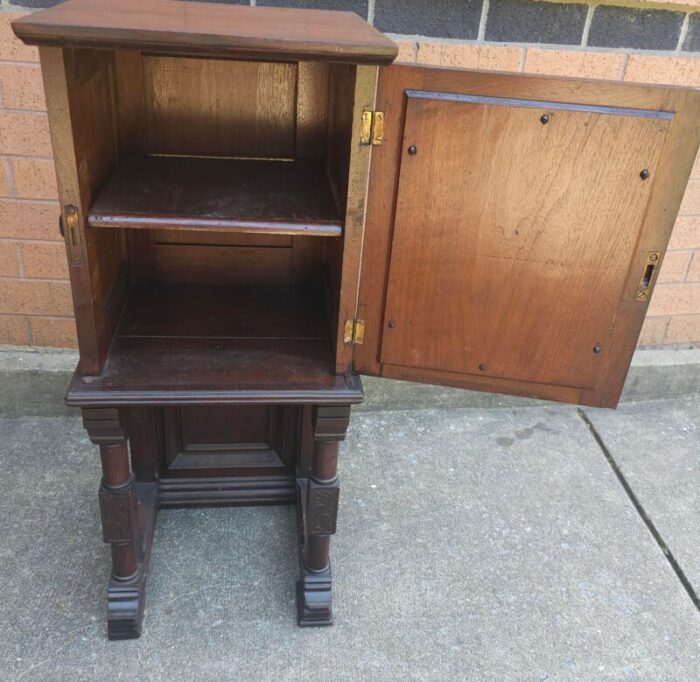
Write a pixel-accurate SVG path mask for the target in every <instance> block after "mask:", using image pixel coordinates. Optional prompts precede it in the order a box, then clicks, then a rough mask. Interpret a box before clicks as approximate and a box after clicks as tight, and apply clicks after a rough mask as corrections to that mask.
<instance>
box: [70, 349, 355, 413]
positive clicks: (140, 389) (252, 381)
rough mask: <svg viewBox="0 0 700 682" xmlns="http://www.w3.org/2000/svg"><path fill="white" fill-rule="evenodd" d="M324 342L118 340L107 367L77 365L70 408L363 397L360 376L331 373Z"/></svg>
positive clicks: (320, 401)
mask: <svg viewBox="0 0 700 682" xmlns="http://www.w3.org/2000/svg"><path fill="white" fill-rule="evenodd" d="M331 364H332V355H331V351H330V348H329V346H328V342H327V341H316V340H303V339H302V340H295V339H291V340H290V339H281V340H276V339H262V340H249V339H182V338H180V339H178V338H176V339H172V338H164V339H150V338H116V339H115V341H114V344H113V345H112V349H111V351H110V356H109V360H108V362H107V364H106V365H105V369H104V371H103V372H102V373H101V374H100V375H99V376H96V377H94V378H93V377H88V379H89V381H88V383H86V382H85V381H83V372H82V369H81V368H80V367H78V369H77V370H76V374H75V375H74V377H73V379H72V381H71V384H70V386H69V388H68V393H67V395H66V402H67V404H68V405H74V406H78V407H80V406H106V405H190V404H202V403H211V404H226V403H231V404H237V403H270V402H279V403H284V404H295V405H298V404H301V403H305V402H312V403H318V404H326V403H337V402H338V401H343V402H345V401H347V402H348V403H351V404H356V403H359V402H362V398H363V393H362V387H361V384H360V381H359V377H357V376H354V375H338V376H336V375H332V374H330V368H331Z"/></svg>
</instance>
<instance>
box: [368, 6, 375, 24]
mask: <svg viewBox="0 0 700 682" xmlns="http://www.w3.org/2000/svg"><path fill="white" fill-rule="evenodd" d="M375 10H376V0H369V2H368V3H367V23H368V24H372V26H374V12H375Z"/></svg>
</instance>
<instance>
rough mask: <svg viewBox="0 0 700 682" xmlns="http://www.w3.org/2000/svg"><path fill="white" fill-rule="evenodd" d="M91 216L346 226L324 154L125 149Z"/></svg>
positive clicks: (304, 230)
mask: <svg viewBox="0 0 700 682" xmlns="http://www.w3.org/2000/svg"><path fill="white" fill-rule="evenodd" d="M88 223H89V224H90V225H92V226H93V227H125V228H157V229H187V230H209V231H212V230H215V231H227V232H231V231H232V232H267V233H272V234H309V235H314V236H320V237H338V236H340V235H341V234H342V230H343V228H342V221H341V219H340V215H339V214H338V211H337V208H336V206H335V202H334V200H333V195H332V193H331V188H330V183H329V181H328V178H327V176H326V173H325V169H324V166H323V164H322V162H319V161H265V160H263V161H261V160H249V159H213V158H201V157H183V156H144V155H131V156H127V157H125V158H124V159H123V160H122V161H121V162H120V164H119V165H118V166H117V169H116V170H115V172H114V174H113V175H112V177H111V178H110V179H109V180H108V181H107V183H106V185H105V187H104V188H103V189H102V191H101V192H100V194H99V195H98V197H97V199H96V201H95V203H94V204H93V206H92V208H91V210H90V213H89V215H88Z"/></svg>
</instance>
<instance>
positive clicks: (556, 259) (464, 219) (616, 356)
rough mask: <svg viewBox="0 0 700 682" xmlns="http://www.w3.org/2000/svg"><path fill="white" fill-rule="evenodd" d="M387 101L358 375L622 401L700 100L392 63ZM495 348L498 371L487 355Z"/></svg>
mask: <svg viewBox="0 0 700 682" xmlns="http://www.w3.org/2000/svg"><path fill="white" fill-rule="evenodd" d="M410 90H415V91H419V92H437V93H447V95H455V94H456V95H458V96H461V95H467V96H469V97H473V96H476V97H487V98H488V97H497V98H510V99H522V100H530V101H531V100H540V101H541V102H542V111H539V113H538V109H536V108H534V109H533V108H530V105H529V104H528V105H527V106H522V107H515V108H513V109H512V110H511V113H508V115H506V111H508V109H507V107H497V105H489V106H487V105H482V106H481V107H480V108H479V105H477V104H475V103H473V102H472V103H469V102H462V103H457V102H450V101H440V99H439V96H438V97H433V100H435V101H433V102H431V100H430V99H422V98H421V97H414V98H411V97H407V95H406V93H407V91H410ZM449 99H450V97H448V100H449ZM452 99H454V98H452ZM548 102H549V103H557V104H556V105H555V104H550V106H549V107H548V106H547V103H548ZM564 105H573V106H572V107H570V109H571V111H569V112H568V113H565V111H566V109H565V108H564V109H560V108H559V107H560V106H564ZM578 105H585V106H594V107H607V110H608V111H609V113H608V114H604V113H601V112H595V111H585V110H576V109H578V108H579V107H578ZM414 106H415V109H413V107H414ZM377 108H378V109H381V110H384V111H385V112H386V121H387V126H388V127H389V129H396V130H397V134H396V135H395V136H391V135H390V136H389V138H390V139H389V140H388V141H387V142H385V144H384V146H383V147H377V148H375V149H374V150H373V159H372V169H371V183H370V188H371V190H370V196H369V210H368V218H367V225H366V230H365V248H364V255H363V269H362V280H361V288H360V299H359V305H358V313H357V316H358V317H360V318H364V319H365V322H366V328H365V343H364V345H362V346H356V347H355V368H356V369H357V370H358V371H361V372H363V373H368V374H380V375H384V376H392V377H395V378H403V379H413V380H417V381H426V382H430V383H441V384H445V385H452V386H465V387H473V388H477V389H482V390H491V391H502V392H507V393H516V394H520V395H531V396H539V397H544V398H548V399H559V400H565V401H569V402H582V403H587V404H597V405H614V404H615V403H616V402H617V400H618V398H619V393H620V391H621V388H622V384H623V382H624V377H625V376H626V373H627V369H628V365H629V361H630V358H631V354H632V351H633V349H634V346H635V343H636V339H637V335H638V333H639V329H640V328H641V323H642V321H643V318H644V313H645V310H646V306H647V303H646V302H643V301H636V300H634V292H635V291H636V286H637V284H638V282H639V278H640V276H641V273H642V270H643V258H644V257H645V256H646V254H647V253H648V251H651V250H659V251H661V252H663V251H664V249H665V247H666V244H667V241H668V237H669V235H670V231H671V228H672V225H673V219H674V217H675V214H676V212H677V209H678V205H679V203H680V195H681V194H682V188H683V187H684V185H685V182H686V180H687V177H688V174H689V172H690V168H691V166H692V156H693V154H694V153H695V150H697V146H698V140H699V139H700V137H699V133H700V131H699V130H698V123H697V111H698V95H697V93H692V92H684V91H683V90H680V89H673V88H651V87H642V86H632V87H628V86H625V85H620V84H611V83H598V82H595V81H590V82H585V81H575V80H571V79H559V78H545V77H530V76H513V75H504V74H484V73H478V72H465V71H461V72H460V71H457V70H448V69H431V68H425V67H389V68H386V69H383V70H382V73H381V77H380V83H379V92H378V101H377ZM475 108H477V109H478V113H477V111H474V109H475ZM496 108H498V111H496ZM619 108H630V109H642V110H644V112H649V114H647V113H644V112H641V113H640V114H639V115H637V116H635V115H632V114H633V113H634V112H632V113H630V114H629V115H626V116H625V115H618V114H620V113H624V112H616V111H613V110H615V109H619ZM584 109H585V107H584ZM460 112H463V113H460ZM513 112H514V113H513ZM654 112H667V113H668V114H669V116H659V115H658V114H654ZM543 113H549V115H550V119H549V122H548V123H547V124H546V125H543V124H542V123H541V122H540V121H539V118H540V116H541V115H542V114H543ZM535 114H536V115H535ZM670 114H672V116H671V115H670ZM511 116H512V118H511ZM532 116H535V118H534V125H530V117H532ZM648 116H651V117H648ZM693 117H695V118H693ZM565 128H568V130H567V131H566V133H565V134H564V136H563V137H562V138H560V139H559V142H558V143H556V142H555V140H556V138H557V135H558V133H557V130H559V131H560V132H562V133H563V132H564V129H565ZM399 131H401V132H400V133H399ZM441 131H442V132H441ZM527 131H530V132H531V133H532V135H533V136H535V138H533V137H532V136H531V135H529V134H528V133H527ZM404 133H405V136H404ZM409 138H410V139H409ZM536 139H539V143H535V142H534V141H533V140H536ZM623 139H624V140H625V141H626V144H624V143H623V142H622V140H623ZM496 140H498V144H495V142H496ZM508 140H511V142H512V144H510V145H508V149H509V152H508V158H507V159H506V157H505V156H504V154H503V152H504V150H505V146H504V142H507V141H508ZM411 144H415V145H416V147H417V153H416V154H415V155H410V154H408V153H407V148H408V146H410V145H411ZM681 147H684V151H683V154H682V155H680V156H678V154H679V151H680V148H681ZM557 148H558V151H556V152H555V149H557ZM671 149H673V150H675V154H676V159H677V161H676V163H675V164H673V163H671V161H670V156H669V154H670V151H669V150H671ZM548 156H549V158H547V157H548ZM640 163H641V164H642V165H641V166H640V167H639V168H637V167H636V166H638V165H639V164H640ZM647 166H649V168H650V170H651V176H650V178H649V179H648V180H646V181H641V178H640V176H639V172H640V170H641V169H642V168H644V167H647ZM411 168H413V170H411ZM404 183H406V184H405V185H404ZM475 187H478V188H479V189H480V191H479V192H476V190H475ZM613 188H614V189H613ZM577 195H578V199H577V198H576V197H577ZM655 206H656V207H657V208H656V209H654V207H655ZM661 206H663V207H664V208H663V209H661ZM652 210H654V212H655V215H654V218H653V219H651V218H650V211H652ZM538 216H539V218H538ZM533 220H534V222H533ZM537 221H539V223H540V229H538V228H537V227H536V223H537ZM421 226H422V229H421ZM516 232H517V233H516ZM404 259H407V260H404ZM409 260H411V263H412V265H411V268H412V270H411V272H412V275H411V276H410V277H409V276H408V268H407V265H408V261H409ZM402 261H404V262H403V264H402ZM389 263H391V266H390V267H389ZM427 280H430V281H427ZM387 282H389V286H388V288H387ZM438 282H439V284H438ZM426 286H427V288H428V290H429V291H430V292H431V294H432V298H430V295H429V294H428V293H427V292H426V291H425V287H426ZM392 287H393V290H392ZM586 292H587V293H586ZM385 306H386V310H385ZM392 306H394V308H392V311H391V312H390V308H391V307H392ZM397 311H398V312H397ZM409 311H410V312H409ZM390 320H394V322H395V326H394V327H393V328H390V327H389V326H388V323H389V321H390ZM584 320H586V321H587V322H585V323H584V322H583V321H584ZM499 330H500V331H499ZM594 335H595V337H596V340H595V341H593V344H591V343H590V341H591V340H592V339H593V336H594ZM589 336H590V337H591V338H590V339H589ZM382 339H383V340H382ZM598 342H600V344H601V347H602V349H601V352H600V353H599V354H598V353H593V352H592V349H593V347H594V346H595V345H596V344H597V343H598ZM509 344H510V345H509ZM506 347H507V348H506ZM496 348H501V351H500V352H499V353H497V354H496V355H494V356H492V357H494V358H497V359H496V364H495V366H494V363H493V361H491V362H489V358H488V357H486V356H488V355H489V353H491V351H493V350H494V349H496ZM385 353H386V355H385ZM448 358H449V359H448ZM480 365H484V366H485V369H480V368H479V366H480ZM506 367H507V368H508V369H507V370H506ZM467 372H469V374H467Z"/></svg>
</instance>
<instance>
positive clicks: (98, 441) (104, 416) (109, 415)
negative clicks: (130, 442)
mask: <svg viewBox="0 0 700 682" xmlns="http://www.w3.org/2000/svg"><path fill="white" fill-rule="evenodd" d="M82 415H83V426H84V427H85V430H86V431H87V433H88V436H89V438H90V440H91V441H92V442H93V443H95V445H118V444H119V443H123V442H124V441H125V440H126V438H127V431H126V425H125V422H124V418H123V415H122V413H121V411H120V410H119V409H118V408H116V407H106V408H83V409H82Z"/></svg>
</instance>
